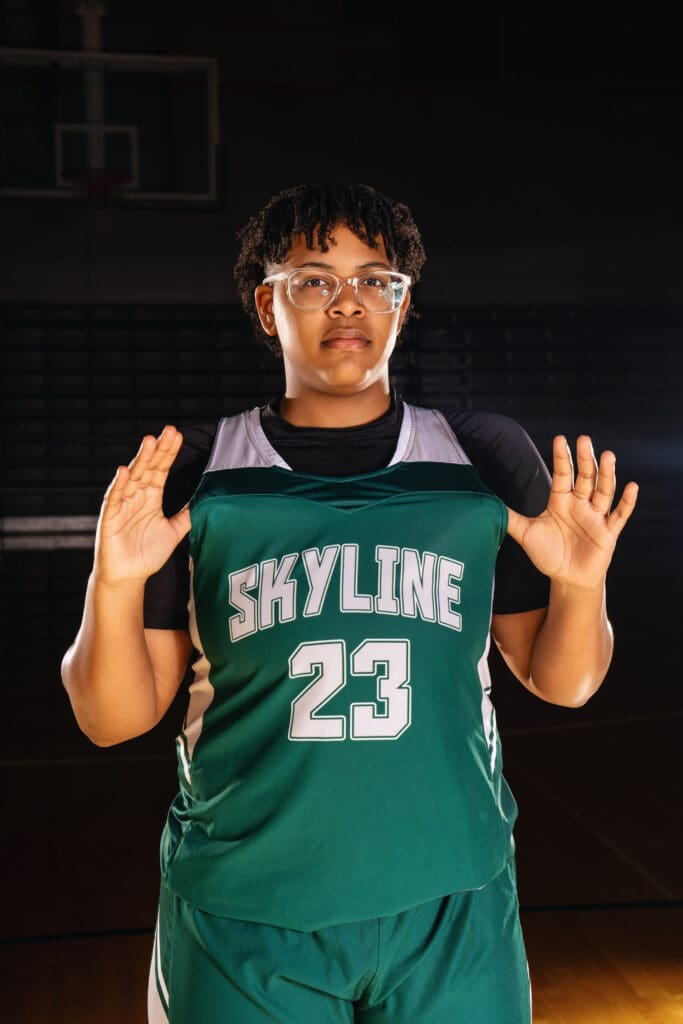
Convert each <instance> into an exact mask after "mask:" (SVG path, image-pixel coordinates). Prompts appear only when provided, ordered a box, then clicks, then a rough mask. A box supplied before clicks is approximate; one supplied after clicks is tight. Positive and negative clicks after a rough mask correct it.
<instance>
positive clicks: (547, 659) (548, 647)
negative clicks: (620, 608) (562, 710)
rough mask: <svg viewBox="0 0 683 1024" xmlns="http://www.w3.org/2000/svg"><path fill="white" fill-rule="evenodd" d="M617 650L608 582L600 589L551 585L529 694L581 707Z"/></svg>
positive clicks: (533, 657)
mask: <svg viewBox="0 0 683 1024" xmlns="http://www.w3.org/2000/svg"><path fill="white" fill-rule="evenodd" d="M612 649H613V636H612V627H611V625H610V623H609V620H608V618H607V609H606V600H605V586H604V582H603V584H602V586H600V587H597V588H595V589H577V588H574V587H571V586H566V585H564V584H561V583H552V584H551V588H550V600H549V604H548V612H547V615H546V618H545V620H544V622H543V624H542V626H541V627H540V629H539V631H538V633H537V634H536V639H535V641H534V644H533V648H532V652H531V661H530V666H529V682H530V689H532V690H533V691H534V692H536V693H537V694H538V696H539V697H542V698H543V699H544V700H547V701H550V702H551V703H553V704H561V705H564V706H566V707H579V706H580V705H582V704H585V702H586V701H587V700H588V699H589V697H591V696H592V695H593V694H594V693H595V692H596V690H597V689H598V688H599V687H600V684H601V683H602V681H603V679H604V678H605V675H606V673H607V669H608V668H609V665H610V661H611V659H612Z"/></svg>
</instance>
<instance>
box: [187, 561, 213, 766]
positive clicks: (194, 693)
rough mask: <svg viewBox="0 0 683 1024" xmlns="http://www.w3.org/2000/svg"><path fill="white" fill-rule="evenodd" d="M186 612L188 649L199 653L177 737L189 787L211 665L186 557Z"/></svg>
mask: <svg viewBox="0 0 683 1024" xmlns="http://www.w3.org/2000/svg"><path fill="white" fill-rule="evenodd" d="M188 611H189V614H190V622H189V630H190V639H191V640H192V646H193V647H194V649H195V650H196V651H199V657H198V658H197V660H196V661H195V662H194V663H193V665H192V669H193V671H194V681H193V682H192V683H191V685H190V703H189V705H188V708H187V714H186V716H185V727H184V729H183V732H182V736H181V737H179V746H180V752H181V759H182V762H183V771H184V773H185V778H186V779H187V781H188V783H189V784H190V785H191V784H192V779H191V777H190V771H191V761H192V755H193V754H194V748H195V746H196V745H197V740H198V739H199V737H200V736H201V733H202V727H203V725H204V714H205V712H206V710H207V708H208V707H210V705H211V704H212V702H213V698H214V688H213V686H212V685H211V683H210V682H209V669H210V668H211V665H210V664H209V661H208V659H207V657H206V656H205V654H204V652H203V650H202V643H201V640H200V639H199V630H198V628H197V613H196V610H195V604H194V563H193V561H192V559H191V558H190V600H189V602H188ZM183 739H184V740H185V749H186V750H187V757H188V758H189V760H190V763H189V764H188V763H186V759H185V758H184V757H182V754H183V742H182V741H183Z"/></svg>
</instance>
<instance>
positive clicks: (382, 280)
mask: <svg viewBox="0 0 683 1024" xmlns="http://www.w3.org/2000/svg"><path fill="white" fill-rule="evenodd" d="M360 283H361V285H362V286H363V287H364V288H377V289H378V290H380V291H381V289H382V288H386V287H387V285H388V284H389V279H388V278H387V276H386V275H384V274H368V275H367V277H364V278H362V280H361V282H360Z"/></svg>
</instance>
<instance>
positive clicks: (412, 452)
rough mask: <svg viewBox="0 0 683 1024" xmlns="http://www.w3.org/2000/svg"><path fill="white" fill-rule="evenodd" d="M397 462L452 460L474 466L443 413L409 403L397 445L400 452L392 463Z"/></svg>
mask: <svg viewBox="0 0 683 1024" xmlns="http://www.w3.org/2000/svg"><path fill="white" fill-rule="evenodd" d="M404 434H405V436H404ZM402 442H403V444H402ZM403 445H404V446H405V447H403ZM402 448H403V450H401V449H402ZM397 462H450V463H451V464H455V465H459V466H469V465H471V463H470V460H469V459H468V458H467V456H466V455H465V452H464V451H463V450H462V448H461V447H460V444H459V442H458V439H457V438H456V436H455V434H454V433H453V431H452V430H451V428H450V426H449V424H448V422H447V420H446V418H445V417H444V416H442V414H441V413H440V412H438V411H437V410H436V409H421V408H420V407H419V406H416V405H408V404H404V406H403V423H402V424H401V433H400V435H399V443H398V444H397V445H396V452H395V453H394V457H393V459H392V460H391V463H390V465H392V466H393V465H395V464H396V463H397Z"/></svg>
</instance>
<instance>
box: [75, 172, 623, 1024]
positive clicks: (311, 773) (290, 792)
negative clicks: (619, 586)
mask: <svg viewBox="0 0 683 1024" xmlns="http://www.w3.org/2000/svg"><path fill="white" fill-rule="evenodd" d="M241 242H242V249H241V254H240V257H239V260H238V264H237V268H236V277H237V282H238V287H239V290H240V294H241V296H242V299H243V301H244V303H245V305H246V307H247V312H248V313H249V314H250V315H251V316H252V317H253V319H254V321H255V324H256V326H257V329H258V330H259V331H260V332H261V334H262V336H263V337H265V338H266V339H267V340H268V341H269V343H270V344H271V345H272V346H273V347H274V348H275V350H276V351H277V352H279V353H280V354H281V356H282V360H283V365H284V373H285V390H284V394H283V395H282V396H281V397H280V398H279V400H274V401H272V402H271V403H269V404H268V405H266V406H265V407H264V408H262V409H254V410H249V411H247V412H244V413H243V414H241V415H239V416H236V417H228V418H225V419H222V420H221V421H220V422H219V423H217V424H216V423H206V424H199V425H194V426H193V427H191V428H190V429H188V430H187V431H186V434H187V436H186V438H185V441H184V443H183V438H182V437H181V434H180V432H179V431H178V430H177V429H176V428H175V427H172V426H168V427H166V428H165V429H164V430H163V431H162V433H161V434H160V436H159V437H158V438H156V439H155V438H154V437H146V438H145V439H144V440H143V442H142V445H141V447H140V450H139V452H138V454H137V455H136V456H135V458H134V459H133V461H132V462H131V463H130V465H129V466H128V467H124V466H121V467H119V469H118V471H117V473H116V476H115V478H114V480H113V482H112V484H111V485H110V487H109V489H108V491H107V493H106V495H105V498H104V502H103V506H102V512H101V515H100V519H99V524H98V530H97V539H96V546H95V558H94V567H93V572H92V575H91V578H90V581H89V583H88V589H87V595H86V601H85V610H84V615H83V622H82V625H81V628H80V631H79V634H78V636H77V638H76V640H75V642H74V644H73V646H72V647H71V648H70V650H69V651H68V652H67V654H66V655H65V658H64V664H63V675H64V681H65V685H66V687H67V690H68V692H69V696H70V698H71V701H72V705H73V708H74V712H75V714H76V717H77V719H78V722H79V724H80V726H81V728H82V729H83V730H84V731H85V732H86V734H87V735H88V736H89V737H90V738H91V739H92V740H93V742H95V743H96V744H98V745H101V746H107V745H110V744H114V743H120V742H122V741H124V740H126V739H129V738H131V737H133V736H137V735H139V734H140V733H143V732H145V731H146V730H148V729H151V728H152V727H153V726H154V725H156V724H157V722H158V721H159V720H160V719H161V717H162V716H163V715H164V713H165V711H166V710H167V708H168V707H169V705H170V703H171V701H172V700H173V698H174V696H175V694H176V692H177V690H178V687H179V685H180V682H181V680H182V678H183V675H184V673H185V669H186V665H187V662H188V659H189V658H190V656H192V657H193V670H194V682H193V683H192V685H191V687H190V699H189V708H188V712H187V716H186V720H185V724H184V728H183V731H182V733H181V734H180V736H179V737H178V741H177V746H178V763H179V779H180V792H179V794H178V796H177V798H176V800H175V801H174V803H173V805H172V807H171V809H170V812H169V815H168V820H167V824H166V828H165V831H164V836H163V840H162V850H161V863H162V888H161V899H160V912H159V919H158V923H157V930H156V935H155V942H154V955H153V963H152V970H151V974H150V988H149V1018H150V1021H152V1022H153V1024H159V1022H166V1021H170V1022H172V1024H218V1022H221V1024H227V1022H239V1024H265V1022H281V1024H309V1022H310V1024H313V1022H315V1024H332V1022H350V1021H363V1022H367V1024H380V1022H381V1024H409V1022H410V1024H414V1022H417V1021H419V1022H420V1024H446V1022H448V1024H529V1022H530V1012H531V1011H530V993H529V983H528V971H527V965H526V957H525V954H524V947H523V941H522V936H521V931H520V924H519V916H518V905H517V896H516V886H515V878H514V854H513V851H514V846H513V839H512V827H513V824H514V820H515V815H516V807H515V803H514V800H513V798H512V796H511V794H510V792H509V790H508V788H507V786H506V783H505V780H504V778H503V776H502V774H501V750H500V742H499V739H498V734H497V730H496V723H495V715H494V711H493V707H492V703H491V699H490V682H489V677H488V672H487V666H486V658H487V653H488V646H489V635H490V634H492V635H493V637H494V640H495V642H496V643H497V645H498V647H499V649H500V650H501V652H502V654H503V657H504V658H505V660H506V662H507V664H508V665H509V667H510V669H511V670H512V672H513V673H514V675H515V676H516V677H517V678H518V679H519V680H520V682H521V683H522V684H523V685H524V686H526V687H527V688H528V689H529V690H530V691H531V692H532V693H534V694H536V695H537V696H538V697H540V698H541V699H543V700H547V701H550V702H552V703H555V704H560V705H565V706H569V707H573V706H578V705H581V704H583V703H585V701H586V700H588V698H589V697H590V696H591V695H592V694H593V693H594V692H595V690H596V689H597V688H598V687H599V686H600V683H601V681H602V679H603V677H604V675H605V673H606V671H607V668H608V665H609V662H610V658H611V651H612V634H611V628H610V625H609V622H608V619H607V615H606V610H605V575H606V572H607V567H608V565H609V562H610V559H611V557H612V552H613V550H614V546H615V543H616V540H617V537H618V535H619V533H620V531H621V529H622V528H623V526H624V524H625V523H626V521H627V519H628V517H629V515H630V514H631V512H632V510H633V507H634V505H635V501H636V493H637V488H636V485H635V484H633V483H629V484H627V486H626V488H625V489H624V492H623V495H622V497H621V500H620V501H619V503H618V504H617V505H616V507H615V508H614V510H611V506H612V502H613V497H614V493H615V470H614V466H615V458H614V455H613V454H612V453H611V452H604V453H603V454H602V455H601V457H600V459H599V462H597V461H596V457H595V455H594V454H593V449H592V446H591V441H590V439H589V438H588V437H586V436H582V437H579V439H578V441H577V443H576V463H577V471H576V474H575V472H574V469H573V465H572V458H571V454H570V449H569V447H568V444H567V441H566V440H565V438H564V437H556V438H555V441H554V445H553V477H552V486H551V488H550V490H549V492H548V482H549V481H548V478H547V474H546V471H545V469H544V466H543V464H542V461H541V460H540V457H539V456H538V453H537V452H536V450H535V448H534V447H533V445H532V444H531V442H530V441H529V439H528V437H527V436H526V434H525V433H524V431H523V430H522V429H521V428H520V427H519V426H518V425H517V424H515V423H514V422H512V421H510V420H508V419H506V418H505V417H500V416H491V415H485V414H483V413H454V412H449V411H448V410H447V409H446V410H443V411H438V410H430V409H422V408H417V407H414V406H410V405H409V404H407V403H406V402H404V401H403V400H402V399H401V396H400V395H398V394H396V393H395V392H394V391H393V390H392V388H391V386H390V382H389V361H390V357H391V354H392V352H393V350H394V347H395V345H396V341H397V337H398V334H399V332H400V330H401V327H402V325H403V323H404V321H405V319H406V317H407V316H408V315H409V312H410V300H411V287H412V285H413V284H414V283H415V282H416V281H417V280H418V278H419V276H420V271H421V267H422V263H423V260H424V253H423V250H422V246H421V243H420V238H419V234H418V231H417V228H416V227H415V224H414V222H413V219H412V217H411V214H410V211H409V210H408V208H407V207H406V206H404V205H402V204H400V203H395V202H393V201H391V200H390V199H387V198H386V197H385V196H383V195H381V194H379V193H377V192H376V191H375V190H374V189H372V188H370V187H368V186H355V185H349V184H341V185H334V186H330V187H318V186H302V187H299V188H295V189H291V190H288V191H287V192H285V193H281V194H279V195H277V196H275V197H273V199H272V200H271V201H270V202H269V203H268V205H267V206H266V207H265V209H264V210H262V211H261V212H260V213H259V214H258V215H257V216H256V217H254V218H253V219H252V220H251V221H250V222H249V224H248V225H247V227H246V228H245V229H244V231H243V232H242V235H241ZM179 453H180V454H179ZM172 467H173V473H171V476H170V479H169V472H170V470H171V468H172ZM164 491H165V500H163V501H162V496H163V495H164ZM188 566H189V570H188ZM494 576H495V582H496V595H495V598H493V584H494ZM145 592H146V593H145ZM492 600H493V604H492ZM188 606H189V611H188Z"/></svg>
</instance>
